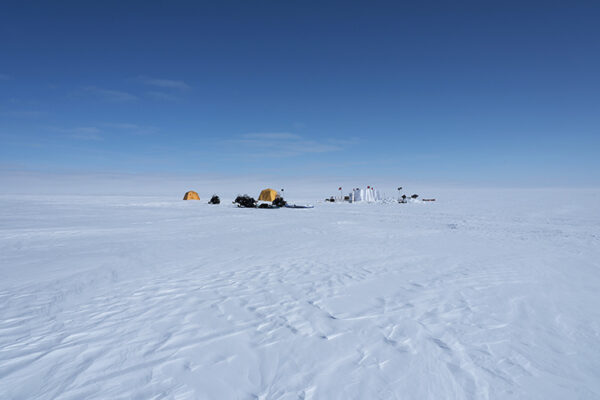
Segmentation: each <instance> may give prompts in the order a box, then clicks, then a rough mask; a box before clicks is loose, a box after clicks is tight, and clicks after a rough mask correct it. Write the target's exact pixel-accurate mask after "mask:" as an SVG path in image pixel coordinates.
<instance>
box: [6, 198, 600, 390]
mask: <svg viewBox="0 0 600 400" xmlns="http://www.w3.org/2000/svg"><path fill="white" fill-rule="evenodd" d="M180 195H181V194H180V193H177V196H176V197H173V198H167V197H160V198H152V197H93V196H79V197H77V196H52V197H45V196H42V197H37V196H35V197H34V196H31V197H28V196H9V195H3V196H0V398H2V399H88V398H89V399H163V398H165V399H171V398H172V399H196V398H197V399H255V398H258V399H396V398H398V399H463V398H468V399H486V398H491V399H504V398H519V399H593V398H600V191H596V190H579V191H577V190H572V191H564V190H562V191H552V190H540V191H531V190H530V191H527V190H513V191H490V190H487V191H486V190H479V191H463V192H447V193H445V194H444V193H437V194H436V193H433V194H432V196H435V197H437V199H438V201H437V202H435V203H427V204H370V205H369V204H325V203H317V204H316V207H315V208H314V209H312V210H290V209H280V210H251V209H237V208H234V207H232V205H231V203H230V201H231V200H230V199H228V200H225V201H224V202H223V204H221V205H219V206H210V205H208V204H206V200H207V198H206V196H204V198H203V200H202V201H200V202H183V201H181V200H179V197H180ZM323 197H325V196H323Z"/></svg>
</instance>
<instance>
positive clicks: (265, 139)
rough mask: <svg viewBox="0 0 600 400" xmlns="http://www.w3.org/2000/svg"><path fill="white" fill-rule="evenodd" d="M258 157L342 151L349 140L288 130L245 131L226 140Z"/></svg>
mask: <svg viewBox="0 0 600 400" xmlns="http://www.w3.org/2000/svg"><path fill="white" fill-rule="evenodd" d="M226 143H227V144H229V145H234V146H236V145H237V146H241V147H243V148H244V149H245V151H244V152H245V153H246V154H247V155H250V156H259V157H293V156H300V155H307V154H319V153H329V152H336V151H342V150H344V148H345V147H346V146H347V145H349V144H350V141H336V140H334V139H325V140H315V139H309V138H306V137H303V136H300V135H297V134H294V133H289V132H263V133H247V134H243V135H240V136H239V137H237V138H234V139H231V140H229V141H227V142H226Z"/></svg>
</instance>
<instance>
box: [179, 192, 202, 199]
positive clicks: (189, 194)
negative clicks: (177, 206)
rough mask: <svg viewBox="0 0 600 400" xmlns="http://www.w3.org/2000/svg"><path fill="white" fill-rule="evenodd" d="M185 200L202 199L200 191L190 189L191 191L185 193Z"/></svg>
mask: <svg viewBox="0 0 600 400" xmlns="http://www.w3.org/2000/svg"><path fill="white" fill-rule="evenodd" d="M183 199H184V200H200V196H198V193H196V192H194V191H193V190H190V191H189V192H186V193H185V195H184V196H183Z"/></svg>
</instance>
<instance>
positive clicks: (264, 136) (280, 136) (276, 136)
mask: <svg viewBox="0 0 600 400" xmlns="http://www.w3.org/2000/svg"><path fill="white" fill-rule="evenodd" d="M241 137H242V138H244V139H259V140H269V139H271V140H301V139H302V136H300V135H296V134H295V133H288V132H281V133H280V132H273V133H271V132H268V133H246V134H243V135H242V136H241Z"/></svg>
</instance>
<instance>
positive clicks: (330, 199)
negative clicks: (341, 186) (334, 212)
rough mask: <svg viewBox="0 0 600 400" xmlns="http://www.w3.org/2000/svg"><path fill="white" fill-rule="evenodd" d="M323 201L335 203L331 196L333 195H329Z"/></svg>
mask: <svg viewBox="0 0 600 400" xmlns="http://www.w3.org/2000/svg"><path fill="white" fill-rule="evenodd" d="M325 201H329V202H331V203H335V199H334V198H333V196H331V197H330V198H328V199H325Z"/></svg>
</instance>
